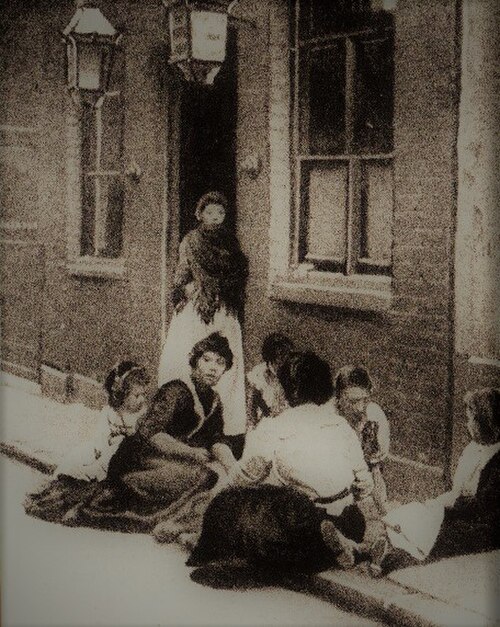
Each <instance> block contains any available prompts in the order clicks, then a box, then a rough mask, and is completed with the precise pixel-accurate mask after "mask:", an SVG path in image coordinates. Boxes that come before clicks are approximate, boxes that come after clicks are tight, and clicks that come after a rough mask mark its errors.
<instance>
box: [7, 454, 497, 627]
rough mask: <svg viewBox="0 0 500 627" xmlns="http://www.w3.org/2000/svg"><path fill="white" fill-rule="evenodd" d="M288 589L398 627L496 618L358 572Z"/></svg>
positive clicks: (40, 458) (38, 460) (38, 465)
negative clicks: (316, 597) (311, 595)
mask: <svg viewBox="0 0 500 627" xmlns="http://www.w3.org/2000/svg"><path fill="white" fill-rule="evenodd" d="M0 453H3V454H4V455H6V456H7V457H10V458H12V459H15V460H17V461H19V462H21V463H23V464H26V465H28V466H30V467H32V468H35V469H36V470H38V471H40V472H42V473H44V474H47V475H50V474H52V473H53V471H54V470H55V468H56V466H55V464H53V463H51V462H49V461H47V459H44V457H50V454H48V453H47V452H44V451H35V452H26V451H25V450H23V448H22V445H21V444H20V443H7V442H0ZM286 587H287V588H290V589H293V590H295V591H298V592H307V593H309V594H313V595H315V596H318V597H320V598H322V599H324V600H326V601H329V602H330V603H333V604H334V605H336V606H338V607H340V608H341V609H344V610H346V611H351V612H356V613H357V614H362V615H364V616H366V617H368V618H371V619H374V620H378V621H383V622H384V623H386V624H388V625H395V626H398V627H436V626H443V627H456V626H457V625H464V626H465V625H466V626H467V627H475V626H477V627H487V626H489V625H498V622H497V621H495V620H494V619H491V618H488V617H486V616H484V615H482V614H479V613H476V612H472V611H470V610H466V609H464V608H461V607H458V606H453V605H451V604H449V603H446V602H444V601H442V600H440V599H437V598H435V597H432V596H430V595H427V594H424V593H422V592H420V591H419V590H415V589H412V588H408V587H405V586H403V585H402V584H399V583H396V582H393V581H391V580H390V579H388V578H386V579H373V578H371V577H370V576H369V575H363V574H360V573H359V572H354V571H349V572H347V571H337V570H331V571H325V572H322V573H320V574H318V575H310V576H302V577H298V578H296V579H293V580H289V581H288V582H287V584H286Z"/></svg>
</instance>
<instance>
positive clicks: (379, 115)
mask: <svg viewBox="0 0 500 627" xmlns="http://www.w3.org/2000/svg"><path fill="white" fill-rule="evenodd" d="M355 50H356V73H355V111H354V146H355V149H356V150H357V151H358V152H364V153H367V152H368V153H372V154H376V153H387V152H391V151H392V136H393V132H392V117H393V82H394V65H393V42H392V36H390V35H387V36H383V37H382V36H381V38H380V39H372V40H359V39H358V40H357V41H356V42H355Z"/></svg>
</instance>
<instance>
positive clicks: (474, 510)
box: [371, 388, 500, 575]
mask: <svg viewBox="0 0 500 627" xmlns="http://www.w3.org/2000/svg"><path fill="white" fill-rule="evenodd" d="M464 401H465V409H466V418H467V430H468V432H469V435H470V437H471V442H469V444H468V445H467V446H466V447H465V448H464V450H463V451H462V454H461V455H460V458H459V460H458V464H457V468H456V470H455V474H454V477H453V485H452V489H451V490H450V491H448V492H444V493H443V494H441V495H439V496H438V497H436V498H434V499H429V500H428V501H426V502H425V503H409V504H407V505H402V506H401V507H399V508H397V509H394V510H392V511H391V512H390V513H389V514H388V515H387V516H385V518H384V522H385V524H386V530H387V531H386V535H385V536H383V537H381V538H380V539H379V541H378V542H376V543H375V544H374V546H373V547H372V550H371V554H372V573H373V574H375V575H378V574H385V573H387V572H389V571H391V570H394V569H395V568H401V567H404V566H407V565H408V564H409V563H412V564H415V563H417V561H418V562H422V561H424V560H427V559H430V560H433V559H434V560H435V559H439V558H445V557H451V556H454V555H464V554H468V553H481V552H484V551H492V550H497V549H499V548H500V539H499V538H500V536H499V534H498V520H499V517H500V506H499V502H500V501H499V499H498V490H499V485H500V390H499V389H495V388H484V389H482V390H476V391H474V392H469V393H467V394H466V395H465V399H464Z"/></svg>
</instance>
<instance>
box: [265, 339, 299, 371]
mask: <svg viewBox="0 0 500 627" xmlns="http://www.w3.org/2000/svg"><path fill="white" fill-rule="evenodd" d="M293 348H294V346H293V342H292V340H291V339H290V338H289V337H287V336H286V335H283V333H278V332H275V333H270V334H269V335H268V336H267V337H266V338H265V339H264V341H263V342H262V351H261V353H262V359H263V360H264V361H265V362H266V364H271V363H274V362H276V361H277V360H278V359H283V358H286V357H287V356H288V355H289V354H290V353H291V352H292V351H293Z"/></svg>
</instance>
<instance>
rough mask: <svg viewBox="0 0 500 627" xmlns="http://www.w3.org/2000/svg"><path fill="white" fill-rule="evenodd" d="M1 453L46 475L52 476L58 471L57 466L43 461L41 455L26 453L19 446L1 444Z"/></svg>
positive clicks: (6, 443)
mask: <svg viewBox="0 0 500 627" xmlns="http://www.w3.org/2000/svg"><path fill="white" fill-rule="evenodd" d="M0 453H3V454H4V455H5V456H6V457H10V458H11V459H15V460H16V461H18V462H21V463H22V464H26V465H27V466H30V467H31V468H34V469H35V470H38V471H39V472H41V473H43V474H45V475H51V474H52V473H53V472H54V470H55V469H56V465H55V464H53V463H51V462H49V461H46V460H44V459H41V457H40V455H37V454H35V453H29V452H26V451H24V450H23V449H22V447H21V445H19V444H11V443H8V442H0Z"/></svg>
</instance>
